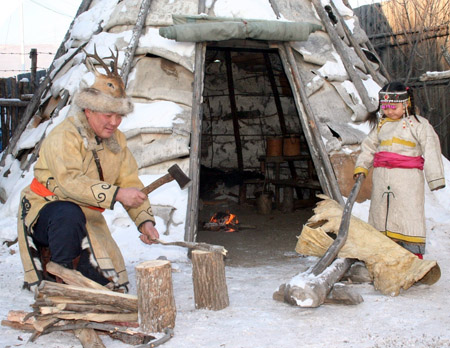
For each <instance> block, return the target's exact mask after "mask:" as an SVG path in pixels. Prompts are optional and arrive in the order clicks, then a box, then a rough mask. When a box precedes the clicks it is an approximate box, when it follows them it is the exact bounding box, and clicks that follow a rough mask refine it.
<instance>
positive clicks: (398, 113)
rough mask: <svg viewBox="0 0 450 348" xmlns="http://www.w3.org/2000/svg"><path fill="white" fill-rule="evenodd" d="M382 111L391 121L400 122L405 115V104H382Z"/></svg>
mask: <svg viewBox="0 0 450 348" xmlns="http://www.w3.org/2000/svg"><path fill="white" fill-rule="evenodd" d="M381 109H382V110H383V114H384V115H385V116H386V117H389V118H390V119H391V120H399V119H401V118H402V116H403V114H404V113H405V107H404V106H403V103H381Z"/></svg>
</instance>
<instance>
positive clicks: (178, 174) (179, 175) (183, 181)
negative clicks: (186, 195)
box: [141, 164, 191, 195]
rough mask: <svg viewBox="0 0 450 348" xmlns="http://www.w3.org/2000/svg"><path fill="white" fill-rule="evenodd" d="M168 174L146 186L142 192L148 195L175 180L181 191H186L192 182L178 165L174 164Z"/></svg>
mask: <svg viewBox="0 0 450 348" xmlns="http://www.w3.org/2000/svg"><path fill="white" fill-rule="evenodd" d="M167 171H168V173H167V174H166V175H164V176H162V177H160V178H159V179H157V180H155V181H153V182H152V183H151V184H150V185H148V186H145V187H144V188H143V189H142V190H141V192H143V193H145V194H146V195H148V194H149V193H150V192H152V191H154V190H156V189H157V188H158V187H160V186H162V185H164V184H167V183H168V182H171V181H173V180H176V182H177V183H178V185H179V186H180V188H181V189H184V188H185V187H187V186H188V185H189V183H190V182H191V179H189V177H188V176H187V175H186V174H184V172H183V171H182V170H181V168H180V167H179V166H178V164H174V165H173V166H172V167H170V168H169V169H168V170H167Z"/></svg>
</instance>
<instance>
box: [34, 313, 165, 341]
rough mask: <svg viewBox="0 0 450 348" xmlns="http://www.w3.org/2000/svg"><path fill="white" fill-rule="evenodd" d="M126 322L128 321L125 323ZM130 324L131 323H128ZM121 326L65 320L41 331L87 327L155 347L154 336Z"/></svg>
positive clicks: (46, 332)
mask: <svg viewBox="0 0 450 348" xmlns="http://www.w3.org/2000/svg"><path fill="white" fill-rule="evenodd" d="M127 324H128V323H127ZM129 324H130V325H131V324H133V323H129ZM130 325H127V326H124V327H121V326H120V325H117V323H95V322H89V321H81V320H77V321H67V322H65V323H64V324H62V325H57V326H52V327H49V328H47V329H46V330H45V331H44V332H42V335H44V334H48V333H51V332H55V331H69V330H73V331H74V332H75V331H76V330H82V329H89V330H96V331H102V332H104V333H106V334H107V335H109V336H110V337H112V338H114V339H119V340H121V341H122V342H124V343H126V344H131V345H137V344H146V343H149V342H150V341H151V344H152V345H151V346H150V345H149V346H148V347H156V343H157V341H158V340H155V337H154V336H151V335H147V334H144V333H142V332H138V331H134V330H130V329H129V326H130Z"/></svg>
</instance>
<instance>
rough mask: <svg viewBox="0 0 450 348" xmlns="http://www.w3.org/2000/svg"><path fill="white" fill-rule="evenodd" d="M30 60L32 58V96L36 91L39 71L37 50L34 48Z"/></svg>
mask: <svg viewBox="0 0 450 348" xmlns="http://www.w3.org/2000/svg"><path fill="white" fill-rule="evenodd" d="M30 58H31V78H30V80H31V81H30V88H31V91H30V92H31V94H33V93H34V91H35V90H36V87H37V85H36V69H37V49H36V48H32V49H31V51H30Z"/></svg>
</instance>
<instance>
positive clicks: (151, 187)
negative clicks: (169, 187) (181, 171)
mask: <svg viewBox="0 0 450 348" xmlns="http://www.w3.org/2000/svg"><path fill="white" fill-rule="evenodd" d="M173 180H174V178H173V177H172V175H170V174H169V173H167V174H166V175H164V176H162V177H160V178H159V179H157V180H155V181H153V182H152V183H151V184H150V185H148V186H145V187H144V188H143V189H142V190H141V192H144V193H145V194H146V195H148V194H149V193H150V192H152V191H154V190H156V189H157V188H158V187H160V186H162V185H164V184H167V183H168V182H171V181H173Z"/></svg>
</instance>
